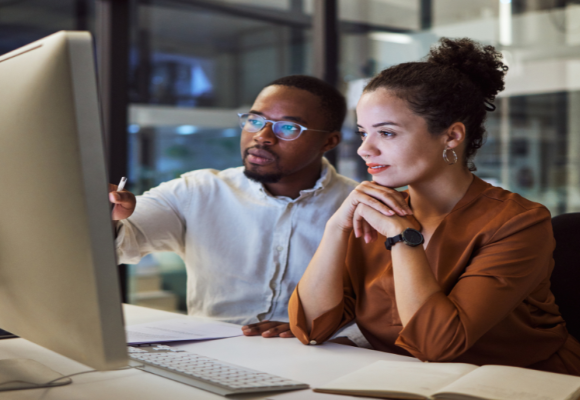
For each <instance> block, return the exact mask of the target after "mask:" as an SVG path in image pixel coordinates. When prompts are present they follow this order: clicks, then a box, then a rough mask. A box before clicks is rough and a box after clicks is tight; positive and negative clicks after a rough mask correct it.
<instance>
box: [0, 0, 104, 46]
mask: <svg viewBox="0 0 580 400" xmlns="http://www.w3.org/2000/svg"><path fill="white" fill-rule="evenodd" d="M93 27H94V0H50V1H45V0H26V1H24V0H11V1H6V0H5V1H0V54H4V53H7V52H9V51H12V50H15V49H17V48H19V47H22V46H24V45H26V44H28V43H30V42H33V41H35V40H38V39H41V38H43V37H45V36H48V35H51V34H53V33H55V32H58V31H60V30H74V29H79V30H91V31H93Z"/></svg>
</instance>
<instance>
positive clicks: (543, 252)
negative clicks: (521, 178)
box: [395, 208, 554, 361]
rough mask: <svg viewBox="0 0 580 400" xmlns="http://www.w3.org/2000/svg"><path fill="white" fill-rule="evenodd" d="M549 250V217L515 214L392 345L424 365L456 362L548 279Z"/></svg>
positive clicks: (537, 211) (534, 212)
mask: <svg viewBox="0 0 580 400" xmlns="http://www.w3.org/2000/svg"><path fill="white" fill-rule="evenodd" d="M553 250H554V240H553V236H552V231H551V220H550V214H549V212H548V211H547V210H546V209H544V208H535V209H532V210H527V211H525V212H522V213H520V214H518V215H517V216H515V217H513V218H512V219H510V220H509V221H508V222H506V223H505V224H504V225H503V226H502V227H501V228H500V229H498V231H497V232H496V234H495V235H494V236H493V237H492V238H491V240H490V242H489V243H488V244H487V245H484V246H483V247H482V248H481V249H480V250H479V251H478V252H477V253H476V254H474V257H473V259H472V262H471V263H470V264H469V266H468V267H467V269H466V271H465V272H464V273H463V274H462V275H461V276H460V277H459V280H458V282H457V284H456V285H455V286H454V287H453V289H452V290H451V292H450V293H449V295H446V294H445V293H444V292H437V293H434V294H433V295H432V296H430V297H429V299H428V300H427V301H426V302H425V303H424V304H423V305H422V306H421V307H420V308H419V310H418V311H417V312H416V313H415V314H414V315H413V317H412V318H411V319H410V320H409V322H408V323H407V324H406V325H405V326H404V328H403V329H402V330H401V332H400V334H399V337H398V338H397V341H396V342H395V344H396V345H397V346H399V347H402V348H404V349H405V350H407V351H409V352H410V353H411V354H412V355H413V356H415V357H417V358H419V359H421V360H423V361H452V360H454V359H456V358H457V357H459V356H460V355H462V354H463V353H464V352H465V351H467V350H468V349H470V348H471V347H472V346H473V345H474V344H475V342H476V341H477V340H478V339H480V338H481V336H483V335H484V334H485V333H486V332H488V331H489V330H490V329H492V328H493V327H494V326H496V325H497V324H498V323H499V322H501V321H502V320H503V319H504V318H506V317H507V316H508V314H509V313H511V312H512V311H513V310H514V309H515V308H516V307H518V306H519V305H520V304H522V302H523V301H524V299H525V298H526V297H527V296H529V295H530V293H532V291H533V290H534V289H535V288H536V287H537V286H538V285H539V284H540V282H541V281H542V280H543V279H545V278H546V276H549V274H550V272H551V266H552V262H553V261H552V252H553Z"/></svg>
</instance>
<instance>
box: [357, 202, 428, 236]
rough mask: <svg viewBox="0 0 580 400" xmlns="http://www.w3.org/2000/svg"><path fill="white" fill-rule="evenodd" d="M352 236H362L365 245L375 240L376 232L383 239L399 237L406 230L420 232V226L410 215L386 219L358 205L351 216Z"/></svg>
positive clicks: (370, 208) (375, 211) (368, 208)
mask: <svg viewBox="0 0 580 400" xmlns="http://www.w3.org/2000/svg"><path fill="white" fill-rule="evenodd" d="M353 225H354V235H355V236H356V237H357V238H358V237H361V236H363V237H364V240H365V242H366V243H371V242H374V241H375V240H376V239H377V237H378V236H377V232H378V233H380V234H381V235H383V236H385V237H393V236H396V235H399V234H400V233H401V232H403V231H404V230H405V229H407V228H414V229H416V230H418V231H420V230H421V225H420V224H419V222H418V221H417V220H416V219H415V217H413V216H412V215H407V216H405V217H401V216H399V215H397V214H395V215H393V216H390V217H387V216H384V215H383V214H381V213H380V212H378V211H377V210H375V209H374V208H372V207H369V206H367V205H366V204H362V203H360V204H359V205H358V206H357V208H356V210H355V212H354V216H353Z"/></svg>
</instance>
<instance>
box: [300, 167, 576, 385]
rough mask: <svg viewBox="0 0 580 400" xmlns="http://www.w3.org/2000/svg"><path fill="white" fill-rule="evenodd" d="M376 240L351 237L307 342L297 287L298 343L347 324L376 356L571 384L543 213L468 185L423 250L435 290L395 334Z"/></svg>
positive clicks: (572, 348) (390, 283) (385, 264)
mask: <svg viewBox="0 0 580 400" xmlns="http://www.w3.org/2000/svg"><path fill="white" fill-rule="evenodd" d="M384 241H385V238H384V237H379V239H378V240H377V241H375V242H374V243H371V244H365V243H364V241H363V240H362V239H356V238H354V236H351V238H350V240H349V244H348V246H349V248H348V254H347V259H346V263H345V264H346V265H345V270H344V297H343V300H342V301H341V302H340V304H337V305H336V307H334V308H333V309H331V310H329V311H328V312H326V313H325V314H323V315H321V316H319V317H318V318H316V319H315V320H314V321H313V322H312V331H311V332H310V333H308V330H307V325H306V320H305V316H304V312H303V309H302V305H301V303H300V296H299V288H300V284H299V285H298V287H297V288H296V290H295V291H294V294H293V295H292V298H291V300H290V304H289V314H290V325H291V329H292V332H293V333H294V334H295V335H296V336H297V337H298V338H299V339H300V340H301V341H302V343H304V344H308V343H310V341H312V340H314V341H316V342H317V343H322V342H324V341H325V340H327V339H328V338H329V337H330V336H331V335H332V334H333V333H334V332H336V331H337V330H338V329H339V328H340V327H342V326H344V325H345V324H347V323H348V322H350V321H352V320H353V319H356V322H357V324H358V326H359V327H360V329H361V331H362V333H363V334H364V335H365V337H366V338H367V340H368V341H369V342H370V343H371V344H372V345H373V347H374V348H375V349H376V350H381V351H386V352H391V353H396V354H403V355H411V356H414V357H417V358H419V359H420V360H423V361H453V362H465V363H471V364H477V365H483V364H500V365H512V366H519V367H529V368H535V369H539V370H545V371H553V372H561V373H568V374H574V375H580V343H578V342H577V341H576V340H575V339H574V338H573V337H572V336H570V335H568V332H567V330H566V327H565V323H564V320H563V319H562V317H561V315H560V313H559V312H558V306H557V305H556V303H555V301H554V296H553V295H552V293H551V292H550V275H551V272H552V269H553V267H554V261H553V258H552V252H553V250H554V246H555V241H554V238H553V234H552V226H551V218H550V212H549V211H548V210H547V209H546V208H545V207H544V206H542V205H541V204H538V203H534V202H531V201H529V200H526V199H524V198H523V197H521V196H519V195H517V194H514V193H511V192H508V191H506V190H503V189H501V188H498V187H494V186H491V185H489V184H488V183H486V182H484V181H482V180H481V179H479V178H477V177H474V179H473V182H472V184H471V186H470V187H469V189H468V191H467V193H466V194H465V196H464V197H463V198H462V199H461V200H460V201H459V203H457V205H456V206H455V207H454V208H453V210H452V211H451V212H450V213H449V214H448V215H447V216H446V217H445V218H444V220H443V221H442V222H441V223H440V225H439V226H438V227H437V229H436V230H435V232H434V233H433V235H432V237H431V240H430V242H429V244H428V246H427V248H426V254H427V258H428V260H429V264H430V266H431V269H432V270H433V273H434V274H435V277H436V279H437V281H438V282H439V284H440V286H441V291H440V292H437V293H435V294H433V295H432V296H431V297H430V298H429V299H428V300H427V301H426V302H425V304H423V305H422V306H421V308H420V309H419V310H418V311H417V312H416V313H415V314H414V315H413V317H412V318H411V320H410V321H409V322H408V323H407V324H406V326H405V327H404V328H403V326H402V324H401V320H400V318H399V314H398V311H397V305H396V300H395V286H394V285H395V282H394V280H393V270H392V264H391V254H390V251H387V250H386V249H385V247H384V244H383V243H384ZM399 245H403V244H399ZM401 267H403V268H404V266H400V267H399V268H401Z"/></svg>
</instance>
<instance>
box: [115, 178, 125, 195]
mask: <svg viewBox="0 0 580 400" xmlns="http://www.w3.org/2000/svg"><path fill="white" fill-rule="evenodd" d="M125 183H127V178H125V177H122V178H121V182H119V186H117V192H120V191H121V190H123V189H124V188H125Z"/></svg>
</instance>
